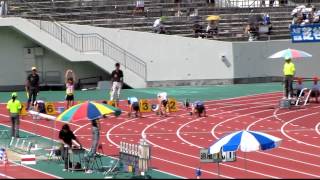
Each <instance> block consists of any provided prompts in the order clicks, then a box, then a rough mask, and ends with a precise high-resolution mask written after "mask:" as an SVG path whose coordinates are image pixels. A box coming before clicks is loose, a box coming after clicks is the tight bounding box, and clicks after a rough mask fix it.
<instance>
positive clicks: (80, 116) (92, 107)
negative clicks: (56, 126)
mask: <svg viewBox="0 0 320 180" xmlns="http://www.w3.org/2000/svg"><path fill="white" fill-rule="evenodd" d="M106 114H114V115H116V116H119V115H120V114H121V109H118V108H115V107H113V106H110V105H107V104H101V103H96V102H92V101H87V102H84V103H80V104H77V105H74V106H72V107H70V108H69V109H67V110H66V111H64V112H63V113H61V114H60V115H59V116H58V117H57V118H56V120H57V121H63V122H70V121H79V120H94V119H98V118H101V117H103V115H106Z"/></svg>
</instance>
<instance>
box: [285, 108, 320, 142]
mask: <svg viewBox="0 0 320 180" xmlns="http://www.w3.org/2000/svg"><path fill="white" fill-rule="evenodd" d="M315 114H319V112H315V113H310V114H306V115H304V116H300V117H299V118H294V119H292V120H290V121H288V122H286V123H284V124H283V125H282V126H281V133H282V134H283V135H284V136H286V137H287V138H289V139H291V140H293V141H295V142H298V143H301V144H304V145H307V146H312V147H316V148H320V146H317V145H314V144H310V143H306V142H303V141H300V140H297V139H295V138H293V137H291V136H289V135H288V134H287V133H286V132H285V131H284V128H285V127H286V126H287V125H288V124H289V123H291V122H293V121H296V120H299V119H301V118H303V117H308V116H312V115H315Z"/></svg>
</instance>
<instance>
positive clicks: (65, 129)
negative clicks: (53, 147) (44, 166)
mask: <svg viewBox="0 0 320 180" xmlns="http://www.w3.org/2000/svg"><path fill="white" fill-rule="evenodd" d="M59 139H60V140H61V157H62V159H63V160H64V169H63V171H66V170H67V169H68V164H69V167H71V166H72V165H71V162H70V158H69V153H68V150H69V149H70V148H72V147H73V146H72V145H73V140H74V141H76V142H77V143H78V145H79V146H80V149H82V145H81V143H80V141H79V140H78V138H77V137H76V136H75V135H74V134H73V132H72V131H71V129H70V127H69V125H68V124H64V125H63V126H62V129H61V130H60V132H59Z"/></svg>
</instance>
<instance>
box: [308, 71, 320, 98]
mask: <svg viewBox="0 0 320 180" xmlns="http://www.w3.org/2000/svg"><path fill="white" fill-rule="evenodd" d="M319 92H320V86H319V84H318V78H317V77H314V78H313V85H312V87H311V94H310V96H311V97H312V98H314V99H315V101H316V103H319V100H318V98H319Z"/></svg>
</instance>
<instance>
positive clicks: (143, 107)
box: [139, 99, 151, 112]
mask: <svg viewBox="0 0 320 180" xmlns="http://www.w3.org/2000/svg"><path fill="white" fill-rule="evenodd" d="M139 108H140V112H151V104H150V103H149V101H148V100H147V99H140V101H139Z"/></svg>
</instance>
